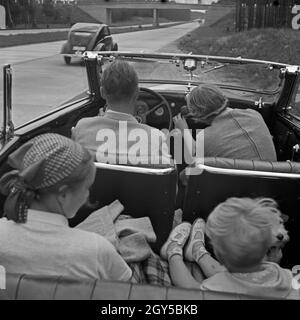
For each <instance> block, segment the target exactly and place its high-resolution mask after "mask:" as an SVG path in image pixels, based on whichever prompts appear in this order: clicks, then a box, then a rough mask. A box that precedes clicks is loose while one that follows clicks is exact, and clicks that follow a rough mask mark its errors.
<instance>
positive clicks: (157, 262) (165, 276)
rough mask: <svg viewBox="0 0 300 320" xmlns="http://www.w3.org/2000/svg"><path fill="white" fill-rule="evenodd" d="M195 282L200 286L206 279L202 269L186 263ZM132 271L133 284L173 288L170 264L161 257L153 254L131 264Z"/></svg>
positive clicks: (194, 264) (192, 263) (191, 263)
mask: <svg viewBox="0 0 300 320" xmlns="http://www.w3.org/2000/svg"><path fill="white" fill-rule="evenodd" d="M185 264H186V266H187V268H188V270H189V271H190V272H191V274H192V276H193V277H194V278H195V281H197V282H199V284H200V283H201V282H202V281H203V280H204V279H205V276H204V275H203V273H202V271H201V268H200V267H199V266H198V264H196V263H194V262H185ZM129 266H130V268H131V270H132V278H131V282H133V283H140V284H151V285H158V286H164V287H170V286H173V283H172V280H171V277H170V273H169V264H168V262H167V261H165V260H162V259H161V257H160V256H158V255H157V254H155V253H152V254H151V255H150V256H149V258H147V259H146V260H144V261H143V262H139V263H136V262H134V263H129Z"/></svg>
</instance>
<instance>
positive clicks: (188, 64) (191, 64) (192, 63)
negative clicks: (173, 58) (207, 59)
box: [183, 58, 197, 71]
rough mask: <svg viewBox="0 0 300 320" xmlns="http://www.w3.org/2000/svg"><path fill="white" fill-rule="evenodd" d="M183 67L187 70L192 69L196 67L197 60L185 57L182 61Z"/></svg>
mask: <svg viewBox="0 0 300 320" xmlns="http://www.w3.org/2000/svg"><path fill="white" fill-rule="evenodd" d="M183 68H184V69H185V70H187V71H194V70H195V69H196V68H197V60H195V59H189V58H188V59H185V60H184V62H183Z"/></svg>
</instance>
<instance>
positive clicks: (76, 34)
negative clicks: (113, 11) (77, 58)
mask: <svg viewBox="0 0 300 320" xmlns="http://www.w3.org/2000/svg"><path fill="white" fill-rule="evenodd" d="M95 33H96V32H86V31H73V32H72V34H74V35H75V36H80V37H90V36H91V35H94V34H95Z"/></svg>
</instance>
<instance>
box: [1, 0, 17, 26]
mask: <svg viewBox="0 0 300 320" xmlns="http://www.w3.org/2000/svg"><path fill="white" fill-rule="evenodd" d="M0 5H2V6H3V7H4V8H5V12H6V24H7V26H8V27H10V28H11V27H13V25H14V22H13V19H12V14H11V2H10V0H0Z"/></svg>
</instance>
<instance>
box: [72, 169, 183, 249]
mask: <svg viewBox="0 0 300 320" xmlns="http://www.w3.org/2000/svg"><path fill="white" fill-rule="evenodd" d="M95 165H96V169H97V170H96V178H95V182H94V184H93V185H92V188H91V190H90V200H91V202H92V203H95V202H96V203H97V207H98V208H101V207H103V206H106V205H108V204H110V203H111V202H113V201H114V200H116V199H118V200H119V201H120V202H121V203H122V205H123V206H124V208H125V209H124V212H122V214H128V215H130V216H132V217H134V218H139V217H145V216H148V217H150V219H151V223H152V226H153V229H154V232H155V233H156V236H157V241H156V243H155V244H154V245H153V246H152V248H153V249H154V251H156V252H159V249H160V247H161V246H162V244H163V243H164V241H165V240H166V239H167V237H168V235H169V232H170V230H171V228H172V223H173V216H174V210H175V201H176V185H177V171H176V169H175V168H174V167H169V168H143V167H134V166H123V165H113V164H105V163H95ZM92 211H93V210H92V209H86V208H85V209H81V210H80V211H79V212H78V213H77V215H76V217H75V218H73V219H72V220H71V221H70V224H71V226H75V225H77V224H78V223H80V222H81V221H83V220H84V219H85V218H86V217H87V216H88V215H89V214H90V213H91V212H92Z"/></svg>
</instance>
